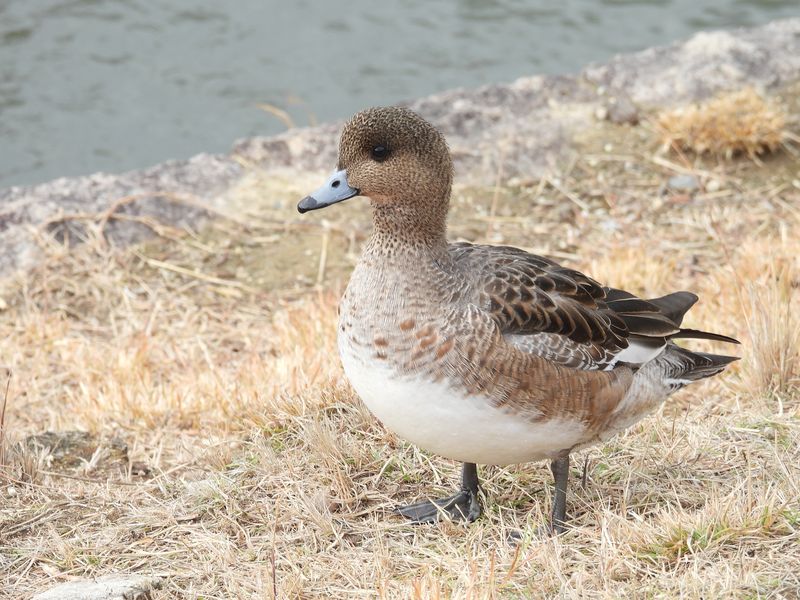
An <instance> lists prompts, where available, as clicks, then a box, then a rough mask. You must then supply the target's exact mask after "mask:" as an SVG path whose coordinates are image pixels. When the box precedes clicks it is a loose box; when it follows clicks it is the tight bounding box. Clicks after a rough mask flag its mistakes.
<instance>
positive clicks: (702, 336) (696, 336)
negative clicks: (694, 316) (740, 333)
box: [669, 329, 741, 344]
mask: <svg viewBox="0 0 800 600" xmlns="http://www.w3.org/2000/svg"><path fill="white" fill-rule="evenodd" d="M674 338H685V339H693V340H713V341H715V342H727V343H728V344H740V343H741V342H740V341H739V340H737V339H734V338H732V337H728V336H727V335H722V334H721V333H710V332H708V331H701V330H699V329H681V330H680V331H679V332H678V333H673V334H672V335H670V336H669V339H674Z"/></svg>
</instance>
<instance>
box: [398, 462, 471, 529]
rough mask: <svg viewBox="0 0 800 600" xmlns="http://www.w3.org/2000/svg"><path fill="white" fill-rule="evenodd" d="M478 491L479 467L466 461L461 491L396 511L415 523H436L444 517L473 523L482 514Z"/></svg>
mask: <svg viewBox="0 0 800 600" xmlns="http://www.w3.org/2000/svg"><path fill="white" fill-rule="evenodd" d="M478 493H479V484H478V467H477V465H475V463H464V466H463V467H462V469H461V491H459V492H458V493H457V494H455V495H453V496H450V497H448V498H441V499H439V500H426V501H424V502H418V503H417V504H411V505H409V506H401V507H400V508H398V509H396V512H397V513H399V514H401V515H403V516H404V517H406V518H407V519H410V520H411V521H412V522H414V523H435V522H436V521H439V520H440V519H442V518H443V517H444V518H449V519H451V520H453V521H467V522H468V523H472V522H473V521H474V520H475V519H477V518H478V517H479V516H480V515H481V504H480V501H479V500H478Z"/></svg>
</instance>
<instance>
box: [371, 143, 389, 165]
mask: <svg viewBox="0 0 800 600" xmlns="http://www.w3.org/2000/svg"><path fill="white" fill-rule="evenodd" d="M388 156H389V147H388V146H384V145H383V144H378V145H377V146H375V147H374V148H373V149H372V158H373V159H375V160H377V161H378V162H381V161H382V160H386V158H387V157H388Z"/></svg>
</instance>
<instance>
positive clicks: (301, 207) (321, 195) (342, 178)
mask: <svg viewBox="0 0 800 600" xmlns="http://www.w3.org/2000/svg"><path fill="white" fill-rule="evenodd" d="M358 193H359V192H358V190H357V189H356V188H354V187H350V185H349V184H348V183H347V171H346V170H345V169H342V170H341V171H336V172H335V173H334V174H333V175H331V176H330V177H329V178H328V181H326V182H325V184H324V185H323V186H322V187H321V188H319V189H318V190H317V191H316V192H314V193H313V194H311V195H310V196H306V197H305V198H303V199H302V200H300V203H299V204H298V205H297V210H298V211H299V212H301V213H306V212H308V211H310V210H317V209H318V208H325V207H326V206H330V205H331V204H336V203H337V202H341V201H342V200H347V199H348V198H352V197H353V196H358Z"/></svg>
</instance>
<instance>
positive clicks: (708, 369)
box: [662, 342, 739, 393]
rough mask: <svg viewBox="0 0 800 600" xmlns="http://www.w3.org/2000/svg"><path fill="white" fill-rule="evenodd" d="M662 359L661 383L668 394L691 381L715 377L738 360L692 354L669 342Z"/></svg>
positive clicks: (716, 355)
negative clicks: (665, 387) (667, 390)
mask: <svg viewBox="0 0 800 600" xmlns="http://www.w3.org/2000/svg"><path fill="white" fill-rule="evenodd" d="M662 357H663V362H662V365H663V369H664V370H663V379H662V383H663V384H664V385H665V386H667V388H668V389H669V393H672V392H675V391H677V390H679V389H681V388H682V387H683V386H685V385H687V384H689V383H692V382H693V381H698V380H700V379H705V378H706V377H711V376H712V375H716V374H717V373H720V372H722V371H724V370H725V367H727V366H728V365H729V364H731V363H732V362H734V361H736V360H739V357H738V356H724V355H722V354H708V353H706V352H692V351H690V350H687V349H686V348H681V347H680V346H678V345H676V344H674V343H671V342H670V343H669V344H668V345H667V349H666V351H665V352H664V354H663V355H662Z"/></svg>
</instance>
